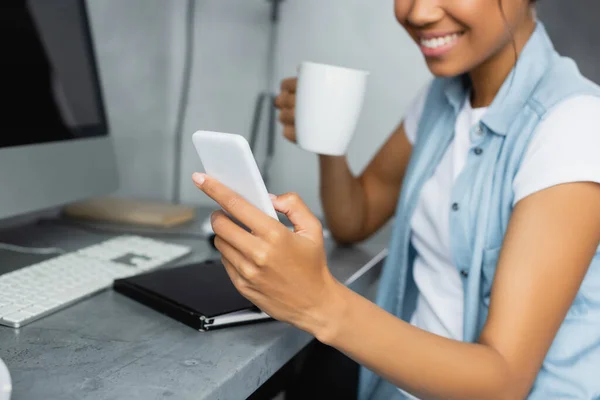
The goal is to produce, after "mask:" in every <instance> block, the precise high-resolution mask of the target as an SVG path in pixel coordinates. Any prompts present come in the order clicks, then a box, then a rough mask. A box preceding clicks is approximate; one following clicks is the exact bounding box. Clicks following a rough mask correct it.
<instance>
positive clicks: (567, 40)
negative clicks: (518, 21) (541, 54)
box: [538, 0, 600, 83]
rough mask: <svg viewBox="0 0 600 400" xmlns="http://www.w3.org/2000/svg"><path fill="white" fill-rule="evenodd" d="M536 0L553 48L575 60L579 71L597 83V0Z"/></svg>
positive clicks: (599, 56) (599, 61) (599, 51)
mask: <svg viewBox="0 0 600 400" xmlns="http://www.w3.org/2000/svg"><path fill="white" fill-rule="evenodd" d="M574 3H575V2H572V1H563V0H550V1H540V3H539V5H538V10H539V18H540V20H541V21H542V22H543V23H544V25H545V26H546V29H547V30H548V34H549V35H550V36H551V37H552V41H553V42H554V45H555V47H556V49H557V50H558V51H559V52H560V53H562V54H564V55H565V56H568V57H571V58H573V59H574V60H576V61H577V63H578V65H579V68H580V70H581V72H582V73H583V74H584V75H585V76H587V77H588V78H590V79H592V80H593V81H595V82H597V83H600V42H599V41H598V39H597V38H598V16H600V1H598V0H577V2H576V3H577V5H574Z"/></svg>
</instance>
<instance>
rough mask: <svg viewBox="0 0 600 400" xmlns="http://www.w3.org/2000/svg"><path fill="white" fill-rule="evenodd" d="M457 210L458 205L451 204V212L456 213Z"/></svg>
mask: <svg viewBox="0 0 600 400" xmlns="http://www.w3.org/2000/svg"><path fill="white" fill-rule="evenodd" d="M459 208H460V207H459V206H458V203H453V204H452V210H453V211H458V209H459Z"/></svg>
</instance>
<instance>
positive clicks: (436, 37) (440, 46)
mask: <svg viewBox="0 0 600 400" xmlns="http://www.w3.org/2000/svg"><path fill="white" fill-rule="evenodd" d="M461 36H462V32H453V33H447V34H427V35H425V34H424V35H419V45H420V47H421V51H422V52H423V54H425V55H426V56H440V55H442V54H445V53H446V52H448V51H449V50H450V49H451V48H452V47H454V46H455V45H456V43H457V42H458V41H459V39H460V37H461Z"/></svg>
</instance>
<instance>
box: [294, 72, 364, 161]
mask: <svg viewBox="0 0 600 400" xmlns="http://www.w3.org/2000/svg"><path fill="white" fill-rule="evenodd" d="M368 76H369V72H367V71H362V70H356V69H350V68H345V67H339V66H334V65H326V64H317V63H313V62H303V63H301V64H300V66H299V68H298V85H297V88H296V111H295V125H296V143H297V144H298V146H300V147H301V148H303V149H305V150H307V151H311V152H314V153H317V154H326V155H334V156H341V155H344V154H346V151H347V150H348V145H349V144H350V141H351V139H352V136H353V134H354V130H355V129H356V124H357V122H358V119H359V116H360V112H361V109H362V104H363V99H364V96H365V91H366V85H367V77H368Z"/></svg>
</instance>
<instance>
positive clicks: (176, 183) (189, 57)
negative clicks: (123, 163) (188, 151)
mask: <svg viewBox="0 0 600 400" xmlns="http://www.w3.org/2000/svg"><path fill="white" fill-rule="evenodd" d="M195 20H196V0H188V2H187V7H186V20H185V50H184V60H183V72H182V78H181V90H180V98H179V107H178V110H177V120H176V123H175V143H174V150H173V192H172V195H171V200H172V201H173V203H175V204H179V202H180V196H181V193H180V191H181V164H182V158H183V157H182V154H181V150H182V148H181V147H182V143H183V129H184V123H185V115H186V112H187V106H188V102H189V97H190V83H191V75H192V65H193V63H194V34H195V24H194V22H195Z"/></svg>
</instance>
